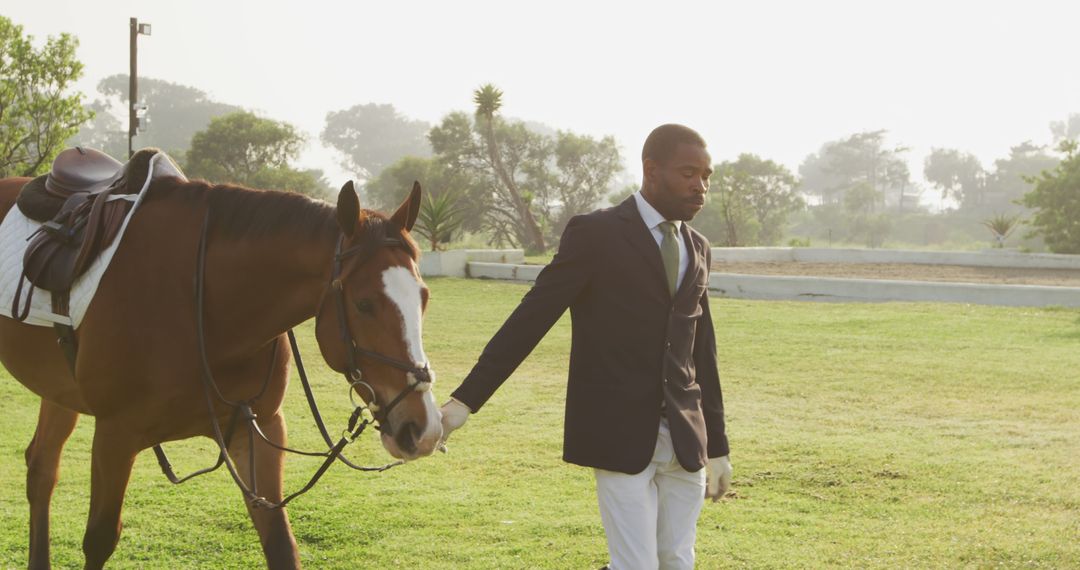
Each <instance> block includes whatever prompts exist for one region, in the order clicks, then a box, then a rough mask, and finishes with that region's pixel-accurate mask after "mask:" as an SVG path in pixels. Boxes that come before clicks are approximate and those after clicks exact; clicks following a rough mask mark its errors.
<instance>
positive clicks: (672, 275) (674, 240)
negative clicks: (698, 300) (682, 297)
mask: <svg viewBox="0 0 1080 570" xmlns="http://www.w3.org/2000/svg"><path fill="white" fill-rule="evenodd" d="M660 231H661V232H662V233H663V234H664V241H662V242H660V257H661V258H662V259H663V260H664V274H665V275H667V286H668V291H670V292H671V296H672V297H674V296H675V287H676V285H678V283H676V281H678V278H679V238H678V237H676V236H675V222H660Z"/></svg>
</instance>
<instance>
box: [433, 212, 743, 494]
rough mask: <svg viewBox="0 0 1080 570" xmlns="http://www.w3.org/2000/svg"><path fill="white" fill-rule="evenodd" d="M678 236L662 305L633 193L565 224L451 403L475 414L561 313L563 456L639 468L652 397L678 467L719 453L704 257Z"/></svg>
mask: <svg viewBox="0 0 1080 570" xmlns="http://www.w3.org/2000/svg"><path fill="white" fill-rule="evenodd" d="M682 228H683V229H682V237H683V241H684V243H685V244H686V249H687V253H688V254H689V256H690V259H689V260H688V264H687V268H686V275H685V277H684V278H683V281H682V282H681V283H680V284H679V287H678V290H677V291H676V293H675V295H674V297H672V295H671V294H670V293H669V291H668V286H667V280H666V278H665V277H664V267H663V261H662V260H661V257H660V248H659V247H657V245H656V241H655V240H654V239H653V237H652V235H651V234H650V232H649V229H648V228H647V227H646V226H645V222H644V221H643V220H642V218H641V215H640V214H639V213H638V210H637V204H636V203H635V202H634V197H633V196H631V197H629V198H628V199H627V200H625V201H623V202H622V203H621V204H619V205H618V206H615V207H613V208H607V209H603V210H597V211H595V212H591V213H589V214H584V215H580V216H575V217H574V218H573V219H571V220H570V223H569V224H567V226H566V230H565V231H564V232H563V236H562V241H561V242H560V244H559V251H558V253H557V254H556V255H555V258H554V259H553V260H552V262H551V263H550V264H549V265H548V266H547V267H545V268H544V270H543V271H541V272H540V274H539V276H537V278H536V283H535V285H533V287H532V289H530V290H529V292H528V293H526V295H525V297H524V298H523V299H522V300H521V303H520V304H519V305H518V307H517V308H516V309H515V310H514V312H513V313H512V314H511V315H510V317H509V318H507V320H506V322H505V323H504V324H503V326H502V328H500V329H499V331H498V332H497V333H496V334H495V336H494V337H492V339H491V341H490V342H488V344H487V346H486V347H485V348H484V351H483V353H482V354H481V355H480V358H479V360H478V361H477V363H476V366H474V367H473V369H472V371H471V372H470V373H469V375H468V376H467V377H466V378H465V380H464V381H463V382H462V384H461V386H460V387H458V389H457V390H456V391H455V392H454V393H453V397H454V398H457V399H458V400H460V401H461V402H463V403H464V404H466V405H467V406H469V407H470V408H471V409H472V410H473V411H474V412H475V411H479V410H480V408H481V407H482V406H483V405H484V403H485V402H486V401H487V400H488V398H490V397H491V395H492V394H493V393H494V392H495V390H496V389H498V387H499V386H500V385H502V383H503V382H504V381H505V380H506V379H507V378H508V377H509V376H510V374H511V373H513V371H514V370H515V369H516V368H517V367H518V365H519V364H521V361H522V360H524V359H525V357H526V356H528V355H529V353H530V352H532V349H533V348H534V347H535V346H536V345H537V343H539V342H540V339H541V338H543V336H544V335H545V334H547V331H548V330H549V329H550V328H551V326H552V325H554V324H555V322H556V321H558V320H559V317H560V316H562V314H563V312H565V311H566V309H567V308H569V309H570V315H571V323H572V324H571V326H572V335H573V336H572V340H571V348H570V376H569V381H568V383H567V390H566V423H565V429H564V434H563V459H564V460H566V461H568V462H570V463H574V464H577V465H583V466H586V467H596V468H600V469H606V470H609V471H621V472H623V473H639V472H641V471H642V470H644V469H645V467H647V466H648V464H649V461H650V460H651V459H652V454H653V450H654V448H655V445H656V438H657V433H658V430H659V424H660V414H661V406H660V403H661V401H666V415H667V418H668V424H669V426H670V428H671V438H672V443H673V445H674V448H675V455H676V457H677V458H678V460H679V463H680V464H681V465H682V467H683V468H684V469H686V470H688V471H697V470H699V469H701V468H702V467H704V466H705V463H706V461H707V458H708V457H720V456H723V455H728V452H729V449H728V441H727V436H726V435H725V432H724V402H723V396H722V395H721V390H720V377H719V373H718V371H717V363H716V338H715V335H714V331H713V325H712V318H711V316H710V313H709V298H708V293H707V290H708V287H707V285H708V279H709V266H710V264H711V259H712V256H711V253H710V249H709V242H708V240H706V239H705V237H704V236H702V235H701V234H700V233H698V232H697V231H695V230H694V229H692V228H690V227H689V226H688V225H687V224H682Z"/></svg>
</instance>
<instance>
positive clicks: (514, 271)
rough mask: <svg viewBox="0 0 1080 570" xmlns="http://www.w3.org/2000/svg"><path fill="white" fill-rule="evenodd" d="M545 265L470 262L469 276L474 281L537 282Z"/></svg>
mask: <svg viewBox="0 0 1080 570" xmlns="http://www.w3.org/2000/svg"><path fill="white" fill-rule="evenodd" d="M543 268H544V266H543V265H511V264H508V263H485V262H482V261H470V262H469V276H470V277H472V278H474V279H501V280H504V281H536V276H537V275H539V274H540V270H541V269H543Z"/></svg>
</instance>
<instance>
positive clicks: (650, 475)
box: [595, 420, 705, 570]
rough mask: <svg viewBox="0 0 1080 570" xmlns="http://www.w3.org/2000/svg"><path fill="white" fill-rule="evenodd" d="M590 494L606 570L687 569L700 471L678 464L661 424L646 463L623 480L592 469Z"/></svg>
mask: <svg viewBox="0 0 1080 570" xmlns="http://www.w3.org/2000/svg"><path fill="white" fill-rule="evenodd" d="M595 473H596V495H597V498H598V499H599V502H600V518H601V519H602V520H603V522H604V533H605V534H606V535H607V544H608V554H609V555H610V556H611V563H610V564H609V567H610V568H611V570H654V569H657V568H659V569H663V570H683V569H686V570H690V569H692V568H693V567H694V540H695V538H696V535H697V519H698V515H699V514H701V507H702V505H703V504H704V502H705V470H704V469H701V470H700V471H697V472H694V473H690V472H688V471H686V470H685V469H683V468H682V466H681V465H679V460H678V459H676V458H675V449H674V448H673V447H672V445H671V433H670V431H669V430H668V424H667V420H661V422H660V434H659V435H658V436H657V438H656V450H655V451H654V452H653V458H652V461H651V462H650V463H649V466H648V467H646V468H645V470H644V471H642V472H641V473H637V474H634V475H627V474H626V473H619V472H616V471H605V470H603V469H596V470H595Z"/></svg>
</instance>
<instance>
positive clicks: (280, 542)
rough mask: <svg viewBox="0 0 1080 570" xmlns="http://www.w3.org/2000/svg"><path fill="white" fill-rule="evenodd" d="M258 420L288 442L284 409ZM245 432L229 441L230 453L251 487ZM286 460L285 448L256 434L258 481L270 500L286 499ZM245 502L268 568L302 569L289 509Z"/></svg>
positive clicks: (275, 438)
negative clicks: (283, 491)
mask: <svg viewBox="0 0 1080 570" xmlns="http://www.w3.org/2000/svg"><path fill="white" fill-rule="evenodd" d="M258 422H259V427H260V428H261V429H262V431H263V433H265V434H266V437H268V438H269V439H270V441H273V442H274V443H277V444H278V445H285V418H284V417H283V416H282V415H281V412H280V411H278V412H277V413H275V414H274V415H273V416H270V417H269V418H265V419H264V418H259V420H258ZM245 431H246V430H237V433H236V434H235V435H233V440H232V442H231V443H230V444H229V456H230V457H232V460H233V462H234V463H235V464H236V467H237V469H238V470H239V472H240V478H241V479H242V480H243V481H244V483H246V484H247V485H248V486H249V487H250V486H251V473H250V463H249V462H250V460H251V455H250V453H249V450H250V449H251V447H250V445H249V443H250V442H249V438H248V437H247V434H246V433H244V432H245ZM284 460H285V454H284V453H283V452H282V451H281V450H278V449H274V448H273V447H270V446H269V445H267V444H266V443H265V442H263V441H262V440H261V439H258V436H256V439H255V476H256V477H255V480H256V483H257V484H258V492H259V495H260V496H262V497H263V498H264V499H266V500H267V501H270V502H274V503H277V502H280V501H281V499H282V477H283V471H282V470H283V468H284ZM245 503H247V509H248V514H249V515H251V522H252V523H254V524H255V530H256V531H258V533H259V541H260V542H261V543H262V549H263V554H264V555H265V556H266V565H267V567H268V568H271V569H273V570H276V569H278V568H290V569H291V568H300V554H299V550H298V549H297V546H296V538H294V537H293V532H292V527H291V526H290V525H289V515H288V513H286V512H285V509H283V508H282V509H268V508H265V507H258V506H252V505H251V503H250V502H248V501H246V500H245Z"/></svg>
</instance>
